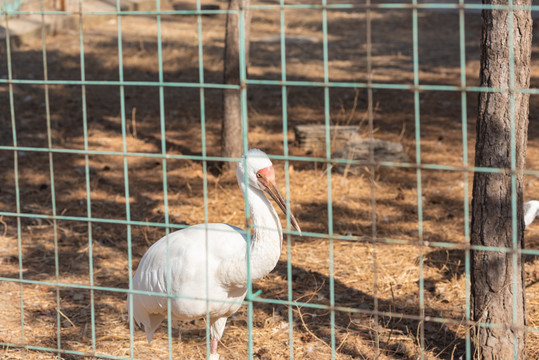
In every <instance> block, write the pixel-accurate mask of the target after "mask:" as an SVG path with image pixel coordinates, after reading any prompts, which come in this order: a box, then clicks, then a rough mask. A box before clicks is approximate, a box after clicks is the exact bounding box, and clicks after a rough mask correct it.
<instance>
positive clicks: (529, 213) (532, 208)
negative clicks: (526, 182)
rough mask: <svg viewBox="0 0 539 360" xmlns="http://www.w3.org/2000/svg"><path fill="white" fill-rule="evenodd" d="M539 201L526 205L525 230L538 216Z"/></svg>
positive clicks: (532, 201) (529, 202)
mask: <svg viewBox="0 0 539 360" xmlns="http://www.w3.org/2000/svg"><path fill="white" fill-rule="evenodd" d="M538 211H539V201H537V200H531V201H528V202H527V203H525V204H524V229H526V228H527V227H528V226H529V225H530V224H531V223H532V222H533V220H535V217H536V216H537V212H538Z"/></svg>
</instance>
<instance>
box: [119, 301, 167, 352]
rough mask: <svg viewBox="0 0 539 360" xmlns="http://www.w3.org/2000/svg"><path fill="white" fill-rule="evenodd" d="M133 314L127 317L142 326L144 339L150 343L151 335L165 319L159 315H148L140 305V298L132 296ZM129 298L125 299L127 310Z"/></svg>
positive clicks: (162, 315)
mask: <svg viewBox="0 0 539 360" xmlns="http://www.w3.org/2000/svg"><path fill="white" fill-rule="evenodd" d="M133 297H134V298H133V313H132V314H131V313H130V314H129V316H130V317H131V316H132V317H133V320H135V323H136V324H137V325H138V326H141V325H142V326H143V327H144V331H145V332H146V337H147V338H148V343H150V342H151V341H152V338H153V334H154V333H155V331H156V330H157V328H158V327H159V325H160V324H161V322H162V321H163V320H164V319H165V318H166V316H165V315H164V314H161V313H150V312H148V309H146V307H145V306H144V305H143V304H142V303H141V300H142V297H141V296H137V297H135V296H133ZM129 300H130V299H129V296H128V297H127V304H126V307H127V309H128V310H129Z"/></svg>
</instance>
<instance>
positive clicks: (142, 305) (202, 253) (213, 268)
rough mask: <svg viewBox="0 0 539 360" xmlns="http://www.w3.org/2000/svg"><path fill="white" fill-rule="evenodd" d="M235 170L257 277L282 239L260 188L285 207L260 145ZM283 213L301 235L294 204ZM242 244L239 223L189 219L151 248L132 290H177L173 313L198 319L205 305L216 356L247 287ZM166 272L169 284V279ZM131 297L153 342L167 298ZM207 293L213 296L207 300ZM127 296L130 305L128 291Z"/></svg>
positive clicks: (276, 257)
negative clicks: (186, 224)
mask: <svg viewBox="0 0 539 360" xmlns="http://www.w3.org/2000/svg"><path fill="white" fill-rule="evenodd" d="M244 159H245V162H244ZM236 175H237V178H238V184H239V186H240V188H241V191H242V193H243V195H244V196H246V195H247V199H248V203H249V209H250V213H251V219H252V222H253V225H254V227H253V228H254V229H253V236H252V238H251V247H250V260H251V264H250V266H251V267H250V269H251V279H252V280H256V279H260V278H262V277H264V276H266V275H267V274H268V273H269V272H270V271H272V270H273V268H275V266H276V265H277V261H278V260H279V256H280V254H281V247H282V239H283V235H282V229H281V222H280V220H279V217H278V216H277V213H276V212H275V209H274V208H273V206H272V205H271V203H270V201H269V200H268V199H267V198H266V196H265V195H264V193H266V194H268V195H269V196H270V197H271V198H272V199H273V200H274V201H275V202H276V203H277V205H279V207H280V208H281V210H283V212H284V213H285V214H286V213H287V208H286V205H285V200H284V199H283V196H282V195H281V193H280V192H279V190H278V188H277V186H276V184H275V171H274V169H273V165H272V163H271V161H270V159H269V158H268V156H267V155H266V154H265V153H264V152H262V151H260V150H258V149H251V150H249V151H248V152H247V154H246V155H244V156H243V158H242V160H241V161H240V162H239V164H238V170H237V173H236ZM245 176H247V184H248V186H247V187H246V186H245ZM288 213H289V214H290V221H291V223H292V225H293V226H294V228H295V229H296V230H297V231H298V232H299V233H300V235H301V230H300V227H299V225H298V222H297V221H296V219H295V217H294V215H293V214H292V212H291V211H288ZM167 238H168V242H167ZM167 243H168V245H167ZM246 250H247V240H246V235H245V232H244V231H242V230H241V229H239V228H237V227H234V226H232V225H228V224H200V225H195V226H190V227H188V228H186V229H183V230H179V231H176V232H174V233H172V234H169V235H168V237H167V236H165V237H163V238H162V239H160V240H159V241H157V242H156V243H155V244H153V245H152V246H151V247H150V248H149V249H148V251H147V252H146V253H145V254H144V256H143V257H142V260H141V261H140V263H139V266H138V269H137V271H136V273H135V276H134V277H133V289H136V290H143V291H151V292H157V293H167V288H168V289H169V290H170V293H171V294H173V295H177V296H180V298H173V299H171V301H170V313H171V315H172V320H192V319H198V318H203V317H205V316H206V311H207V306H209V315H210V319H209V321H210V338H211V340H210V341H211V342H210V359H212V360H214V359H219V355H218V354H217V344H218V342H219V339H220V338H221V336H222V334H223V330H224V328H225V324H226V320H227V318H228V317H229V316H230V315H232V314H234V313H235V312H236V311H238V309H239V308H240V306H241V302H242V301H243V299H244V298H245V295H246V292H247V256H246ZM167 253H168V255H167ZM167 257H168V264H169V266H170V273H169V274H167ZM206 270H207V271H206ZM168 276H170V280H171V281H170V284H167V278H168ZM206 280H207V282H206ZM182 297H186V298H182ZM132 298H133V313H132V314H130V316H133V318H134V320H135V321H136V323H137V324H139V325H141V324H142V325H143V326H144V330H145V331H146V336H147V338H148V342H150V341H151V340H152V337H153V334H154V332H155V331H156V329H157V328H158V327H159V325H160V324H161V322H162V321H163V320H164V319H165V318H166V316H167V298H166V297H164V296H151V295H142V294H133V295H132ZM206 299H210V301H209V304H208V303H207V302H206ZM127 300H128V307H129V296H128V298H127Z"/></svg>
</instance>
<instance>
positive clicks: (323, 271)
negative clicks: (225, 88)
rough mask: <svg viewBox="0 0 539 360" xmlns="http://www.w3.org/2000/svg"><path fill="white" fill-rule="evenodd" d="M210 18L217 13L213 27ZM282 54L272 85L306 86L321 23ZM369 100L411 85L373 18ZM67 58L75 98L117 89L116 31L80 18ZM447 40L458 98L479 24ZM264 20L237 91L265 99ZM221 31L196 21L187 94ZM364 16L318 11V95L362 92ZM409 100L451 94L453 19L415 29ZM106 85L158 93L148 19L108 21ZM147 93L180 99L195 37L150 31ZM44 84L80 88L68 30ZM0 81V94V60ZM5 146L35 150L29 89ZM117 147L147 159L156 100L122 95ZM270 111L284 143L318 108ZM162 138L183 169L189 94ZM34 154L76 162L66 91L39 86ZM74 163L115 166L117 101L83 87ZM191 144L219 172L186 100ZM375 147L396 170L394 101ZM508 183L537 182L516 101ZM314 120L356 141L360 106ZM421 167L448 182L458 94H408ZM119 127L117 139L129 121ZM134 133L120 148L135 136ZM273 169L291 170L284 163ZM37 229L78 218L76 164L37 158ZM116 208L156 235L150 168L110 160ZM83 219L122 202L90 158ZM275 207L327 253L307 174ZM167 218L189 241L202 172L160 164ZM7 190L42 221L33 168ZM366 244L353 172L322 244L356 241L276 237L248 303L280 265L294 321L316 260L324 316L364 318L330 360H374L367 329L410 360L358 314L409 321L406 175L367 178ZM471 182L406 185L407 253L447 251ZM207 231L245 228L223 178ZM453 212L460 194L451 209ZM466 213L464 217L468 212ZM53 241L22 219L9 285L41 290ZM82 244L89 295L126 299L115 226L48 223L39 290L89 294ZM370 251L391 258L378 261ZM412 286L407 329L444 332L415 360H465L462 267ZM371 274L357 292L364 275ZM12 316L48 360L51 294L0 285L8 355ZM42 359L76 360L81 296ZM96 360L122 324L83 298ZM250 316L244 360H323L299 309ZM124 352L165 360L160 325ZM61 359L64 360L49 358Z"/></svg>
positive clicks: (54, 44) (402, 61) (414, 347)
mask: <svg viewBox="0 0 539 360" xmlns="http://www.w3.org/2000/svg"><path fill="white" fill-rule="evenodd" d="M224 6H225V4H224V3H221V7H222V8H224ZM285 15H286V21H285V23H286V26H285V29H286V33H287V35H291V36H293V35H296V36H299V35H301V36H308V38H309V39H308V41H298V40H297V38H295V39H294V38H292V37H291V40H290V41H288V42H287V44H286V45H287V48H286V65H287V66H286V71H287V78H288V79H289V80H304V81H318V80H323V74H324V67H323V47H322V38H323V36H322V14H321V12H320V11H318V10H301V11H299V10H287V11H285ZM372 20H373V22H372V28H373V31H372V34H373V80H374V81H375V82H381V83H398V84H412V83H413V46H412V12H411V11H410V10H379V11H373V13H372ZM84 21H85V22H84V24H83V45H84V49H83V50H84V62H85V77H86V79H88V80H118V79H119V63H118V23H117V21H116V19H112V18H110V19H99V20H96V19H92V16H90V15H88V16H86V17H85V18H84ZM465 21H466V22H465V24H466V25H465V26H466V36H465V42H466V44H465V45H466V46H465V48H466V67H465V71H466V79H467V80H466V81H467V84H468V85H477V84H478V80H477V79H478V71H479V52H478V47H479V38H480V16H479V15H478V14H469V15H467V16H466V18H465ZM279 23H280V21H279V12H278V11H269V10H259V11H253V21H252V34H251V36H252V44H251V52H250V56H251V58H250V67H249V74H250V75H249V76H250V78H254V79H274V80H275V79H277V80H278V79H280V78H281V60H280V44H279V43H278V42H271V41H268V37H271V36H277V35H279ZM224 24H225V18H224V16H221V15H220V16H205V17H203V19H202V28H203V39H202V41H203V44H204V47H203V50H204V58H203V62H204V79H205V81H206V82H209V83H220V82H222V69H223V62H222V58H223V39H224ZM365 24H366V19H365V13H364V12H362V11H360V10H357V11H356V10H354V11H341V10H331V11H328V40H329V77H330V80H331V81H343V82H353V81H356V82H361V81H366V79H367V76H366V68H367V65H366V64H367V63H366V43H365V28H366V27H365ZM418 26H419V28H418V29H419V33H418V34H419V81H420V83H421V84H440V85H460V63H459V56H460V55H459V46H458V37H459V33H458V16H457V13H456V12H455V13H453V12H450V11H448V12H429V11H423V10H420V11H419V12H418ZM121 29H122V46H123V52H122V55H123V67H122V69H123V76H124V78H125V79H126V80H133V81H136V80H138V81H157V80H158V78H159V72H158V57H157V23H156V19H155V16H125V17H123V18H122V20H121ZM162 44H163V47H162V49H163V77H164V80H165V81H175V82H198V79H199V67H198V63H199V59H198V48H197V44H198V35H197V18H196V17H193V16H181V17H180V16H163V17H162ZM46 49H47V57H46V60H47V62H46V64H47V71H48V78H49V79H52V80H66V79H70V80H80V78H81V70H80V51H81V47H80V35H79V32H78V31H77V30H65V31H60V32H59V33H58V34H56V35H55V36H47V38H46ZM533 50H534V51H533V55H532V64H533V67H532V69H531V75H532V80H531V85H532V87H535V88H536V87H538V86H539V77H538V75H537V74H539V60H538V57H537V55H538V53H537V51H538V50H539V47H538V46H537V44H536V43H534V49H533ZM11 55H12V57H11V63H12V68H13V77H14V78H15V79H27V80H33V79H43V76H44V74H43V73H44V70H43V54H42V42H41V39H35V41H31V42H29V43H26V44H23V45H21V46H20V47H18V48H16V49H12V54H11ZM0 62H1V67H0V68H1V69H2V70H1V72H0V74H1V76H3V77H6V76H7V75H6V74H7V56H6V47H5V44H0ZM13 90H14V109H15V118H16V130H17V144H18V145H19V146H31V147H46V146H47V127H46V105H45V91H44V90H45V89H44V87H43V86H40V85H32V84H18V85H14V86H13ZM124 90H125V116H126V119H127V121H126V122H127V137H126V146H127V150H128V151H132V152H138V153H160V152H161V146H162V139H161V129H160V121H159V120H160V102H159V89H157V88H154V87H147V86H126V87H125V89H124ZM281 91H282V90H281V87H278V86H257V85H252V86H249V88H248V101H249V105H248V110H249V146H250V147H259V148H261V149H263V150H264V151H266V152H268V153H269V154H283V127H282V107H281V106H282V103H281V99H282V98H281ZM287 91H288V118H289V125H290V129H289V130H288V133H287V135H288V139H290V140H292V139H293V132H292V131H291V127H292V126H294V125H297V124H307V123H312V124H322V123H323V122H324V96H323V89H322V88H317V87H294V86H290V87H288V88H287ZM163 93H164V102H163V105H164V114H163V115H164V118H165V131H166V140H165V146H166V151H167V153H169V154H184V155H185V154H187V155H189V154H191V155H192V154H201V152H202V138H201V111H200V91H199V89H197V88H172V87H165V88H164V90H163ZM49 99H50V119H51V139H52V146H53V147H55V148H65V149H84V127H83V105H84V104H83V100H82V88H81V86H76V85H51V86H49ZM85 100H86V103H85V105H86V109H87V122H88V148H89V149H91V150H99V151H122V147H123V142H122V132H121V130H122V117H121V105H120V88H119V87H118V86H104V85H95V86H86V88H85ZM9 101H10V100H9V91H8V87H7V86H6V85H2V86H0V108H1V109H2V111H1V112H0V126H1V127H2V129H4V131H2V132H0V143H1V145H12V144H13V137H12V126H11V113H10V110H9V109H10V107H9V106H10V105H9ZM204 103H205V108H204V109H205V133H206V145H207V152H208V154H209V155H219V134H220V121H221V116H222V115H221V107H222V105H221V104H222V92H221V91H220V90H216V89H207V90H206V91H205V92H204ZM374 104H375V114H374V128H375V137H377V138H380V139H384V140H392V141H399V142H401V143H402V144H403V146H404V148H405V151H406V152H407V153H408V155H409V157H410V159H415V156H416V153H415V151H416V150H415V149H416V140H415V125H414V102H413V93H412V92H410V91H404V90H376V91H374ZM530 104H531V108H530V127H529V143H528V154H527V167H528V168H529V169H539V162H538V161H537V159H539V140H538V137H537V135H538V134H539V123H538V115H537V114H538V112H539V99H538V98H537V97H536V96H532V97H531V101H530ZM476 106H477V94H475V93H470V94H468V96H467V114H468V119H467V124H466V128H467V132H468V138H467V145H468V154H467V155H468V163H469V164H470V165H472V164H473V149H474V141H475V132H474V129H475V117H476ZM330 115H331V122H332V123H333V124H358V125H361V127H362V129H363V130H366V129H367V126H366V124H367V123H366V116H367V93H366V91H364V90H355V89H349V88H331V89H330ZM420 115H421V124H420V136H421V144H420V145H421V159H422V162H423V163H426V164H442V165H461V164H462V163H463V150H462V149H463V147H462V142H463V135H462V134H463V131H462V130H463V129H462V123H461V99H460V93H453V92H447V91H423V92H421V93H420ZM133 119H134V121H133ZM134 124H135V125H136V132H135V126H133V125H134ZM288 148H289V151H290V153H291V154H294V155H306V154H304V153H302V152H301V150H299V149H298V148H297V147H295V146H294V144H293V143H290V144H288ZM52 158H53V169H54V189H55V200H56V211H57V213H58V214H62V215H66V216H81V217H86V216H88V215H89V214H88V210H87V209H88V206H87V202H86V201H87V193H86V174H85V158H84V156H83V155H74V154H58V153H56V154H54V155H53V156H52ZM127 163H128V177H129V204H130V216H131V219H132V220H138V221H151V222H164V221H165V208H164V195H163V185H162V178H163V167H162V163H161V161H160V160H156V159H149V158H141V157H129V158H127ZM275 163H276V164H277V165H276V169H277V172H278V175H280V176H281V177H280V178H279V179H278V183H279V185H280V186H281V188H283V189H284V188H285V183H284V176H283V175H284V170H285V169H284V166H283V163H282V162H279V161H276V162H275ZM13 164H14V154H13V152H12V151H2V153H1V156H0V176H1V182H0V208H1V209H2V210H3V211H11V212H15V211H16V189H15V175H14V169H13V168H14V165H13ZM89 168H90V175H89V178H90V184H89V188H90V198H91V205H90V208H91V216H92V217H95V218H105V219H125V217H126V196H125V187H124V160H123V158H122V157H121V156H107V155H91V156H89ZM288 170H289V171H290V187H289V189H290V197H291V202H292V207H293V209H294V212H295V213H296V216H297V217H298V219H299V221H300V224H301V226H302V228H303V230H304V231H308V232H318V233H321V234H327V233H328V231H329V230H328V229H329V227H328V216H327V214H328V206H327V203H328V183H327V169H326V168H325V166H323V165H320V164H315V163H312V162H300V161H291V166H290V167H289V169H288ZM166 175H167V181H168V204H169V211H168V216H169V219H170V222H171V223H175V224H196V223H200V222H203V221H204V200H203V170H202V165H201V163H200V162H197V161H191V160H168V161H167V174H166ZM18 176H19V179H18V180H19V186H20V192H19V195H20V208H21V211H22V212H24V213H32V214H49V215H50V214H52V207H51V181H50V178H51V177H50V164H49V155H48V154H47V153H39V152H31V151H27V152H19V157H18ZM374 178H375V183H374V187H373V189H374V197H375V203H376V235H377V237H378V238H379V239H381V241H380V242H379V243H378V244H377V245H376V246H375V247H374V246H373V244H372V242H371V240H370V239H371V236H372V220H371V219H372V215H371V214H372V207H371V197H372V192H371V183H370V174H369V173H368V172H367V170H365V171H362V172H360V173H359V174H348V175H347V176H344V175H342V174H340V173H337V172H334V171H333V172H332V176H331V199H332V210H333V231H334V233H335V234H341V235H354V236H358V238H359V239H360V240H359V241H353V242H352V241H336V240H335V241H333V243H332V245H331V243H330V242H329V241H328V240H325V239H319V238H312V237H301V238H300V237H292V238H291V244H290V245H291V246H290V248H291V251H290V253H287V251H285V250H283V253H282V257H281V261H280V262H279V264H278V266H277V268H276V269H275V270H274V271H273V272H272V273H270V274H269V275H268V276H267V277H266V278H265V279H263V280H262V281H258V282H256V283H255V284H254V289H255V290H258V289H260V290H262V294H261V297H263V298H267V299H280V300H287V299H288V293H287V281H288V279H287V258H289V259H290V262H291V266H292V278H291V279H290V281H292V291H293V293H292V299H293V300H297V301H301V302H309V303H313V304H326V305H327V304H329V297H330V287H329V284H330V260H329V254H330V246H333V254H334V257H333V266H334V288H335V302H336V305H338V306H345V307H350V308H355V309H361V310H367V311H365V312H364V313H353V314H352V313H348V312H340V311H337V312H336V314H335V336H336V344H337V350H336V354H335V357H336V358H337V359H371V358H374V357H375V355H376V347H375V342H376V334H377V332H376V329H378V338H379V346H380V350H379V351H380V358H381V359H416V358H418V356H419V354H420V352H421V348H420V344H421V341H420V339H421V336H420V331H419V322H418V321H417V320H413V319H405V318H402V317H399V316H393V317H387V316H386V317H383V316H380V317H379V318H378V319H377V322H376V319H375V317H374V316H373V315H369V314H368V310H373V309H374V307H375V303H377V306H378V308H379V310H380V311H388V312H389V311H390V312H393V313H396V314H406V315H419V313H420V306H419V305H420V304H419V279H420V266H421V256H420V253H421V248H420V247H419V246H418V245H417V240H418V234H419V228H418V207H417V198H418V196H417V175H416V171H415V170H413V169H404V168H387V167H377V168H376V169H375V173H374ZM471 180H472V176H469V177H468V178H467V179H466V178H465V175H464V174H462V173H461V172H453V171H441V170H440V171H428V170H424V171H422V172H421V181H422V182H421V186H422V193H421V196H422V203H423V219H422V220H423V221H422V226H423V234H424V239H425V240H427V241H429V242H431V243H432V242H445V243H457V244H462V243H464V241H465V236H464V234H465V230H464V224H465V222H466V221H467V219H465V216H464V202H465V199H464V189H465V186H466V181H467V183H468V186H469V187H470V189H471ZM207 183H208V218H209V221H210V222H228V223H230V224H233V225H237V226H242V227H243V226H244V225H245V223H244V213H243V199H242V198H241V195H240V191H239V189H238V188H237V185H236V180H235V178H234V177H233V176H227V175H215V174H214V173H213V172H209V173H208V177H207ZM538 191H539V180H537V179H536V178H535V177H533V176H529V177H527V178H526V194H525V198H526V200H530V199H533V198H537V193H538ZM470 194H471V191H470ZM469 200H470V199H467V201H469ZM0 223H1V226H0V277H4V278H18V277H19V275H20V274H19V249H18V246H17V241H18V240H17V221H16V218H12V217H3V218H2V219H1V221H0ZM53 225H54V224H53V223H52V221H49V220H43V219H38V218H22V219H21V243H22V249H20V251H21V253H22V276H23V278H25V279H31V280H40V281H49V282H54V281H56V280H57V276H56V266H55V248H54V227H53ZM90 229H91V236H92V239H93V241H92V250H93V256H92V258H91V260H92V263H93V282H94V284H95V285H98V286H106V287H117V288H127V286H128V277H129V269H128V256H127V253H128V249H127V232H128V229H127V226H126V225H121V224H114V223H95V222H94V223H92V224H91V226H90V228H89V226H88V223H87V222H84V221H67V220H65V221H58V222H57V242H58V247H57V254H58V267H57V270H58V280H59V281H60V282H62V283H70V284H85V285H89V284H90V275H89V274H90V258H89V241H88V239H89V230H90ZM130 231H131V235H132V252H133V268H132V270H135V269H136V266H137V263H138V261H139V260H140V258H141V256H142V255H143V254H144V252H145V251H146V249H147V248H148V247H149V245H150V244H151V243H153V242H154V241H156V240H157V239H159V238H160V237H161V236H163V235H164V229H163V228H158V227H150V226H132V227H131V228H130ZM388 239H393V240H399V241H402V242H401V243H400V244H390V243H388V241H387V240H388ZM526 241H527V247H528V248H534V249H536V248H537V247H538V246H539V227H538V226H537V225H535V226H531V227H530V228H529V229H528V230H527V231H526ZM422 251H423V260H424V261H423V263H422V265H423V266H422V271H423V272H422V275H423V278H424V280H425V290H424V294H423V295H424V306H425V314H426V315H428V316H430V317H431V318H443V319H449V320H450V321H449V322H447V323H440V322H436V321H426V322H425V337H424V340H425V342H424V344H425V349H424V353H425V358H427V359H458V358H460V357H461V356H462V355H463V354H464V351H465V336H466V325H464V324H463V321H464V319H465V272H464V261H465V257H464V252H463V251H462V250H457V249H446V248H440V247H426V248H423V250H422ZM375 263H376V276H375V275H374V274H373V269H374V265H373V264H375ZM538 279H539V260H537V259H535V258H533V257H529V258H526V293H527V294H526V300H527V303H526V306H527V311H528V325H529V326H530V327H531V328H537V326H538V323H539V281H538ZM21 296H23V308H24V327H23V329H24V343H25V344H28V345H32V346H38V347H47V348H56V347H57V346H58V338H57V327H56V319H57V307H56V298H57V290H56V288H54V287H51V286H46V285H30V284H28V285H23V286H19V284H17V283H13V282H7V281H1V282H0V304H1V306H0V341H3V342H7V343H14V344H20V343H21V342H22V337H21V336H22V333H21V313H20V311H21V310H20V309H21ZM59 299H60V310H61V314H60V320H61V321H60V333H61V337H60V339H61V344H60V345H61V348H62V349H68V350H75V351H82V352H87V353H91V351H92V324H91V294H90V292H89V291H87V290H78V289H70V288H61V289H60V290H59ZM93 302H94V309H95V337H96V343H95V350H96V352H97V353H99V354H107V355H112V356H125V357H129V356H130V350H129V348H130V341H129V325H128V322H127V315H126V311H125V309H124V304H125V295H123V294H121V293H118V292H112V291H95V292H94V294H93ZM288 311H289V309H288V308H287V307H285V306H282V305H275V304H267V303H255V304H254V323H253V349H254V353H255V357H256V358H259V359H266V360H267V359H287V358H289V357H290V354H289V349H290V344H289V326H290V325H291V326H293V349H294V358H296V359H329V358H331V347H330V344H331V343H330V336H331V321H330V312H329V311H327V310H314V309H309V308H307V307H291V308H290V311H292V312H293V319H294V322H293V324H289V323H288ZM136 334H137V337H136V338H135V339H134V354H133V355H134V357H136V358H144V359H156V358H168V342H167V331H166V325H163V327H162V329H160V330H159V331H158V332H157V334H156V336H155V337H154V341H153V342H152V343H151V344H147V342H146V340H145V336H144V334H143V332H142V331H141V330H137V332H136ZM204 336H205V325H204V321H203V320H200V321H195V322H192V323H188V324H182V325H181V326H180V330H177V329H176V328H175V329H174V331H173V340H172V341H173V344H172V349H173V357H175V358H183V359H201V358H203V357H204V356H205V351H206V343H205V338H204ZM247 338H248V331H247V310H246V307H244V308H242V310H241V311H240V312H238V313H237V315H236V316H234V317H233V318H231V319H229V321H228V325H227V328H226V330H225V334H224V336H223V339H222V343H221V345H220V353H221V355H222V356H224V358H227V359H245V358H246V357H247ZM527 351H528V355H529V358H530V359H531V358H538V357H539V338H538V335H537V333H529V334H528V336H527ZM23 355H24V356H25V358H28V359H48V358H54V357H55V354H54V353H51V352H46V351H33V350H25V351H24V352H23V350H21V349H19V348H3V349H0V358H6V359H12V358H13V359H15V358H21V357H22V356H23ZM61 357H62V358H66V359H71V358H81V357H82V356H75V355H61Z"/></svg>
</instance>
